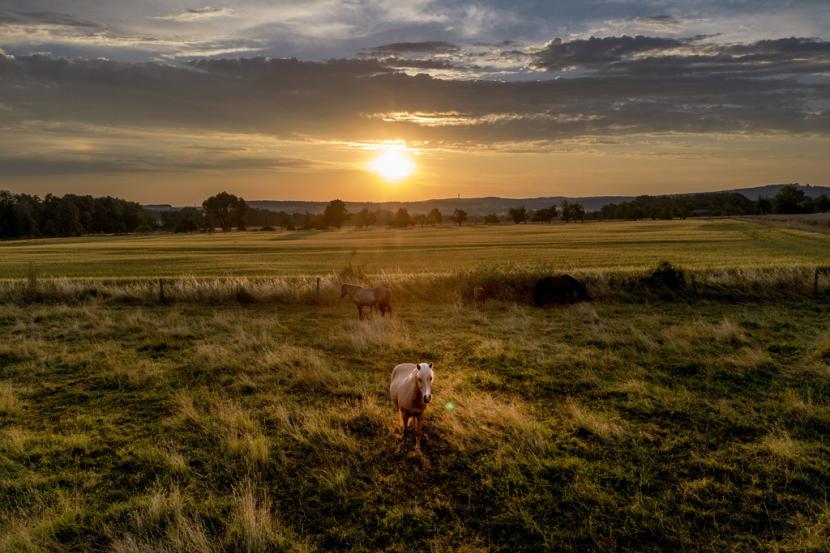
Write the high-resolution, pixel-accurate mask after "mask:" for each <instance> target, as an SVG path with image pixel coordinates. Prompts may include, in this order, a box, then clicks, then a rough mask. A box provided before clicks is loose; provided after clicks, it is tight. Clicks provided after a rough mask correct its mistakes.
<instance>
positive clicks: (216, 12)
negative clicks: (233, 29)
mask: <svg viewBox="0 0 830 553" xmlns="http://www.w3.org/2000/svg"><path fill="white" fill-rule="evenodd" d="M235 14H236V12H235V11H234V10H232V9H230V8H212V7H210V6H205V7H204V8H194V9H189V10H185V11H183V12H181V13H177V14H173V15H157V16H149V17H148V19H155V20H158V21H175V22H178V23H193V22H197V21H206V20H208V19H216V18H219V17H231V16H233V15H235Z"/></svg>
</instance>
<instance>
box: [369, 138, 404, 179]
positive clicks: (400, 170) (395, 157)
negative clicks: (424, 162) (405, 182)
mask: <svg viewBox="0 0 830 553" xmlns="http://www.w3.org/2000/svg"><path fill="white" fill-rule="evenodd" d="M369 168H370V169H371V170H372V171H373V172H374V173H376V174H378V175H379V176H381V177H382V178H384V179H386V180H388V181H399V180H402V179H405V178H406V177H408V176H409V175H411V174H412V173H413V172H414V171H415V163H414V162H413V161H412V159H411V158H410V157H409V154H408V152H407V149H406V146H399V145H394V146H384V147H383V149H382V150H380V151H379V152H378V155H377V157H375V159H374V160H372V162H371V163H370V164H369Z"/></svg>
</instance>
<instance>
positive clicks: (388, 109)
mask: <svg viewBox="0 0 830 553" xmlns="http://www.w3.org/2000/svg"><path fill="white" fill-rule="evenodd" d="M617 38H621V40H602V39H599V40H598V41H594V42H592V41H590V40H584V41H570V42H568V43H565V42H562V43H558V45H557V48H553V49H550V48H549V47H548V48H546V49H545V51H544V52H542V53H540V59H541V60H543V61H545V62H546V63H548V64H550V65H551V66H552V67H562V66H565V65H567V66H575V67H578V68H582V69H585V71H582V72H574V73H573V76H570V77H567V78H552V79H549V80H536V81H519V82H509V81H488V80H455V79H437V78H431V77H428V76H425V75H421V76H409V75H406V74H403V73H401V72H399V70H398V69H397V65H396V64H399V63H407V62H400V61H397V60H394V59H393V60H391V61H385V60H377V59H351V60H350V59H345V60H331V61H327V62H303V61H298V60H293V59H267V58H251V59H239V60H232V59H216V60H194V61H192V62H189V63H188V64H187V65H186V66H184V67H180V66H167V65H160V64H152V63H141V64H131V63H118V62H111V61H104V60H81V59H75V60H68V59H55V58H50V57H43V56H18V57H16V58H13V59H12V58H0V102H2V103H3V104H5V105H7V106H10V107H11V108H12V110H11V111H4V112H0V123H3V122H5V123H6V125H15V124H18V125H19V124H24V123H25V122H26V121H32V120H40V121H54V122H60V121H67V122H68V121H76V122H77V121H82V122H85V123H88V124H91V125H101V126H107V127H110V128H131V129H132V128H139V129H144V131H145V132H148V133H151V132H153V133H158V132H162V131H165V130H169V129H188V130H189V132H193V133H197V134H198V133H204V134H211V133H238V134H248V135H261V136H270V137H274V138H278V139H282V140H292V141H343V142H355V141H373V140H381V139H405V140H407V141H410V142H412V143H415V144H423V145H429V146H430V147H446V148H459V149H473V148H491V147H492V148H495V147H503V145H505V144H512V145H516V144H530V145H532V148H534V149H544V148H551V147H554V146H555V144H556V143H558V142H561V141H565V140H573V139H578V138H586V137H594V138H596V137H600V138H613V137H616V136H624V135H641V134H650V133H664V134H667V133H694V134H706V133H749V134H753V133H754V134H765V133H766V134H768V133H811V134H824V135H826V134H830V109H828V98H830V80H829V79H828V78H827V76H826V75H827V74H828V73H830V64H829V63H828V54H827V43H825V42H822V41H818V40H813V39H805V38H798V39H781V40H776V41H759V42H756V43H752V44H742V45H712V44H707V45H698V44H697V43H696V42H695V41H694V39H689V40H688V41H685V40H684V41H674V40H665V39H660V38H657V39H655V40H648V39H649V38H652V37H617ZM574 42H575V43H576V44H573V43H574ZM678 42H679V43H680V45H678ZM692 46H694V48H698V50H699V51H698V50H694V49H690V48H691V47H692ZM687 49H688V51H687ZM551 52H553V53H552V54H551ZM563 52H564V54H563ZM430 59H431V58H425V60H424V61H427V62H429V60H430ZM10 134H11V135H14V134H15V133H14V132H12V133H10ZM18 135H19V134H18ZM529 147H530V146H529Z"/></svg>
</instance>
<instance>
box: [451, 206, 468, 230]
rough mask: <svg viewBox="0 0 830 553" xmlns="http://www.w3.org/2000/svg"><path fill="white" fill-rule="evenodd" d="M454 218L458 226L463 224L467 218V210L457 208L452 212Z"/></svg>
mask: <svg viewBox="0 0 830 553" xmlns="http://www.w3.org/2000/svg"><path fill="white" fill-rule="evenodd" d="M452 220H453V222H454V223H455V224H456V225H458V226H461V225H463V224H464V221H466V220H467V212H466V211H464V210H463V209H459V208H455V211H453V212H452Z"/></svg>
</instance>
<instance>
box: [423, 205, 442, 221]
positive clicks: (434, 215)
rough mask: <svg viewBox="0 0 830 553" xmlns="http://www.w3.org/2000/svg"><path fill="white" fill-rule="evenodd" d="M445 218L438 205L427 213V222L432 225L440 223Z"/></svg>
mask: <svg viewBox="0 0 830 553" xmlns="http://www.w3.org/2000/svg"><path fill="white" fill-rule="evenodd" d="M443 220H444V216H443V215H441V212H440V211H438V208H437V207H433V208H432V209H431V210H430V212H429V213H428V214H427V223H428V224H430V225H440V224H441V223H442V222H443Z"/></svg>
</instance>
